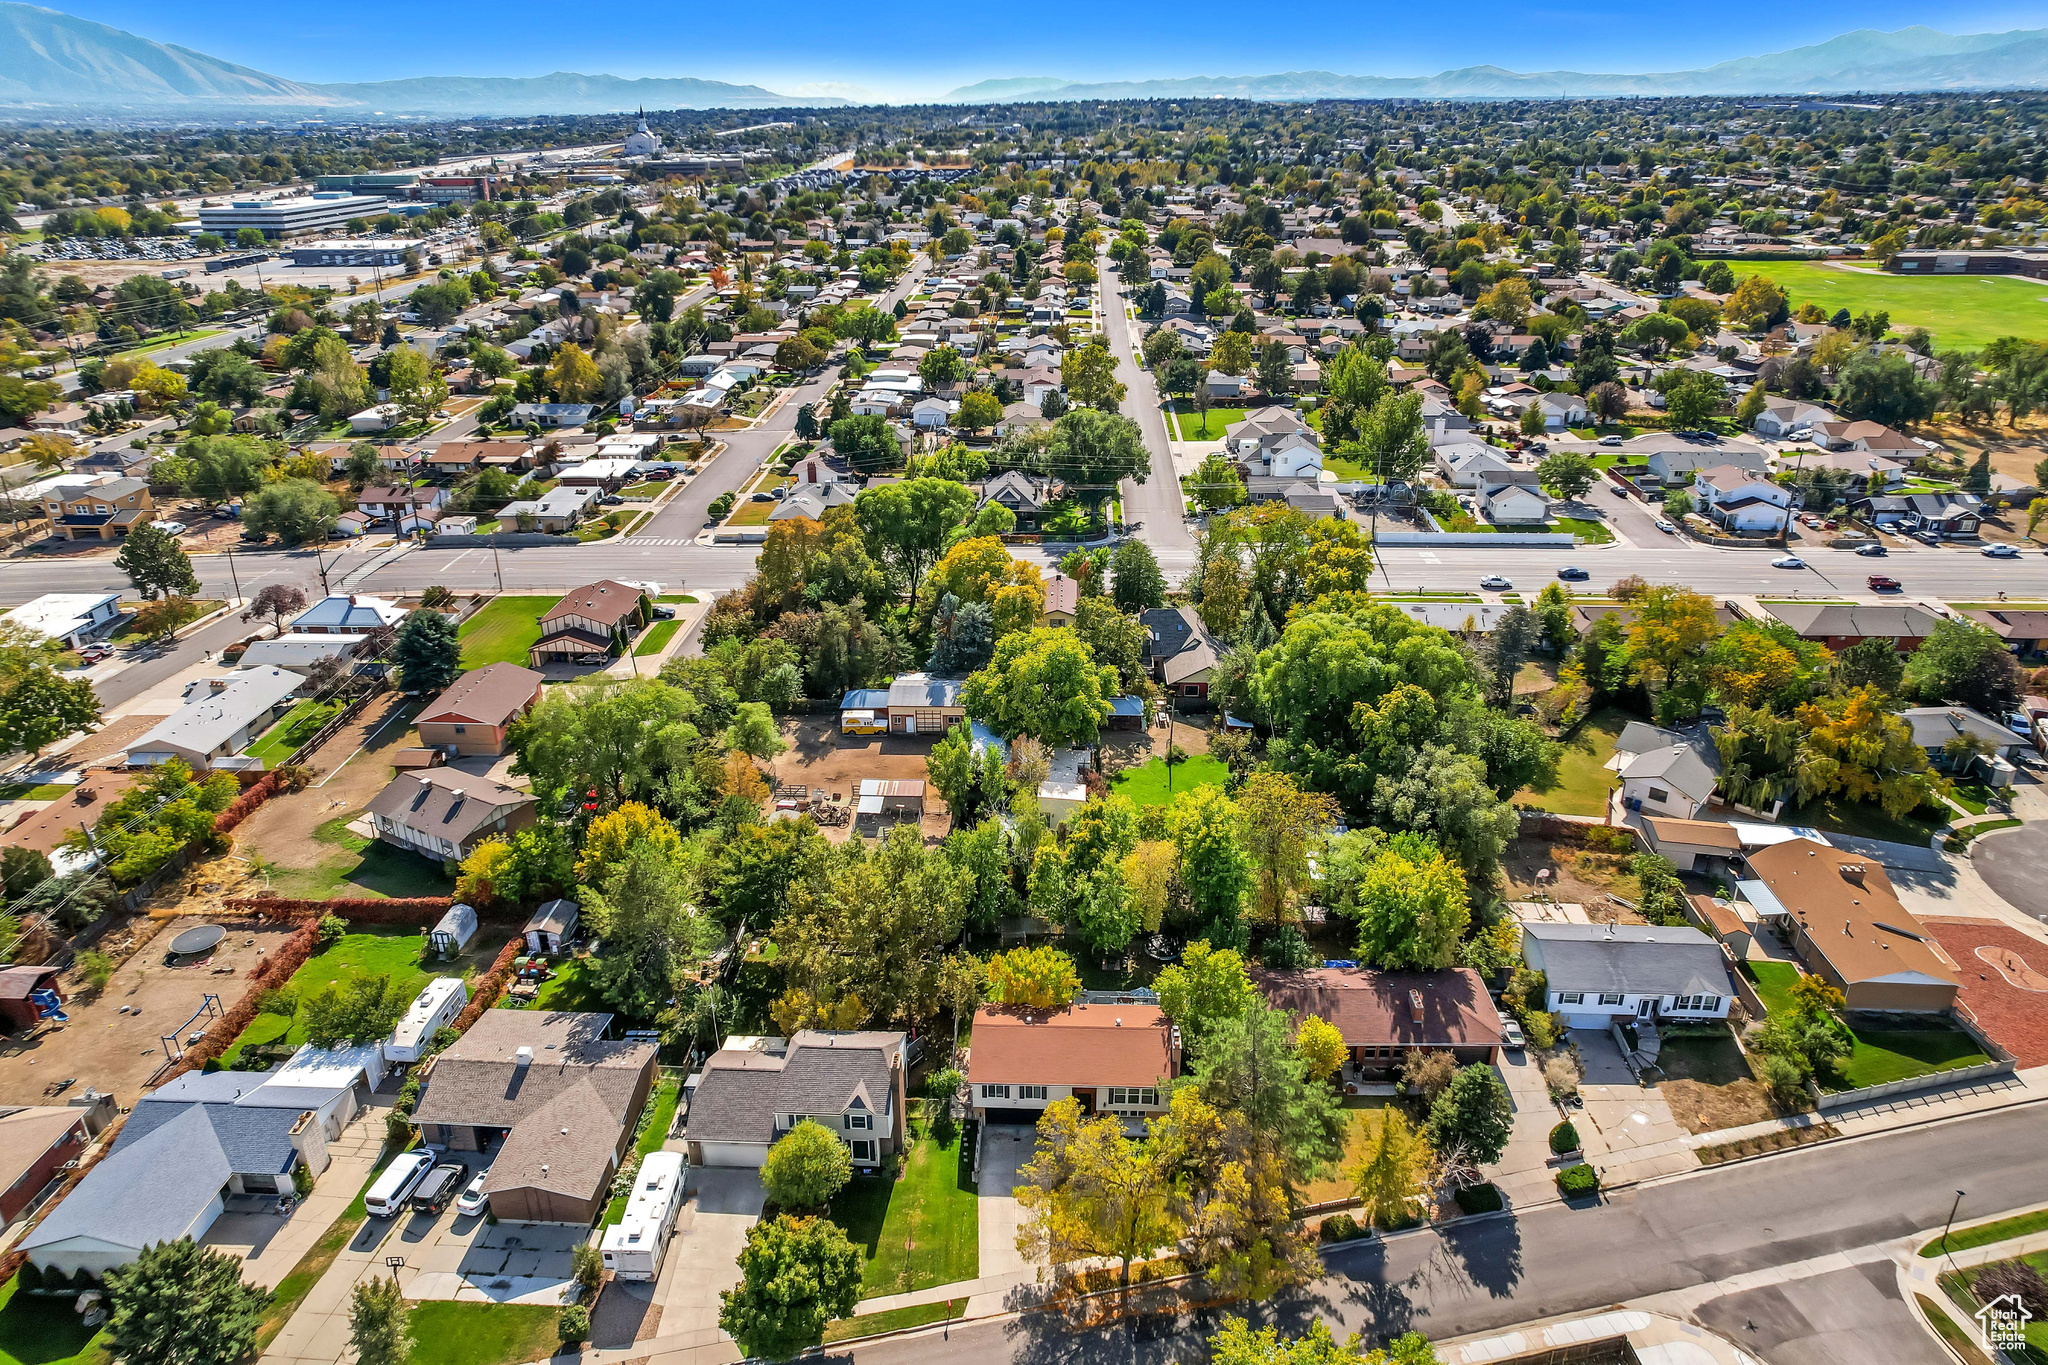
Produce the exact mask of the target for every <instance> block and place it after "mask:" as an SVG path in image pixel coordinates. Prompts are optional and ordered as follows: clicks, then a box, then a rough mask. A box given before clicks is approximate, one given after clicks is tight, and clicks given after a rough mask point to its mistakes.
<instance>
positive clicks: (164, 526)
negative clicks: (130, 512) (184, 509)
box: [150, 521, 185, 536]
mask: <svg viewBox="0 0 2048 1365" xmlns="http://www.w3.org/2000/svg"><path fill="white" fill-rule="evenodd" d="M150 525H151V526H154V527H155V528H156V529H157V530H159V531H167V532H169V533H170V534H171V535H174V536H175V535H182V534H183V533H184V530H185V523H184V522H182V521H152V522H151V523H150Z"/></svg>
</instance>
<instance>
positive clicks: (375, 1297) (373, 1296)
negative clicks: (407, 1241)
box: [348, 1275, 413, 1365]
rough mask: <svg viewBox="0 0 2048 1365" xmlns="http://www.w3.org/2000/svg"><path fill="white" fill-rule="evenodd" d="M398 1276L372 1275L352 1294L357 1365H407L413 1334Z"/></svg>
mask: <svg viewBox="0 0 2048 1365" xmlns="http://www.w3.org/2000/svg"><path fill="white" fill-rule="evenodd" d="M408 1322H409V1318H408V1315H407V1313H406V1308H405V1296H404V1295H403V1294H401V1293H400V1292H399V1288H398V1277H397V1276H396V1275H392V1276H390V1277H389V1278H388V1279H387V1278H383V1277H380V1276H376V1275H372V1276H371V1277H370V1278H369V1279H367V1280H363V1281H360V1282H359V1283H357V1285H356V1287H355V1288H354V1289H352V1290H350V1291H349V1300H348V1340H349V1345H350V1346H352V1347H354V1348H355V1353H356V1362H357V1365H405V1361H406V1357H408V1356H410V1355H411V1354H412V1347H413V1340H412V1333H411V1331H410V1330H409V1329H408Z"/></svg>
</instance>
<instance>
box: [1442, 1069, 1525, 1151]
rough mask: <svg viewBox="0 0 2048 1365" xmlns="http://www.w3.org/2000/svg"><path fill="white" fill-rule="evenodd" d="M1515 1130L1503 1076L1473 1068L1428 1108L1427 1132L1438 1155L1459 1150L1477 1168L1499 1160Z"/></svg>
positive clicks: (1457, 1079)
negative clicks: (1501, 1077)
mask: <svg viewBox="0 0 2048 1365" xmlns="http://www.w3.org/2000/svg"><path fill="white" fill-rule="evenodd" d="M1514 1128H1515V1105H1514V1101H1513V1100H1511V1099H1510V1098H1509V1097H1508V1088H1507V1086H1505V1085H1503V1084H1502V1083H1501V1079H1500V1073H1498V1072H1496V1071H1495V1070H1494V1069H1493V1068H1492V1067H1491V1066H1485V1065H1478V1064H1475V1065H1472V1066H1468V1067H1466V1068H1464V1069H1463V1070H1462V1071H1460V1072H1459V1073H1458V1074H1457V1075H1456V1076H1453V1077H1452V1078H1451V1083H1450V1084H1449V1085H1447V1086H1445V1087H1444V1090H1443V1093H1442V1094H1440V1095H1438V1096H1437V1097H1436V1102H1435V1103H1433V1104H1431V1105H1430V1106H1429V1123H1428V1125H1427V1126H1426V1128H1425V1130H1424V1131H1425V1132H1426V1133H1427V1134H1428V1136H1429V1140H1430V1142H1431V1144H1433V1145H1434V1146H1435V1147H1436V1149H1437V1150H1438V1151H1439V1152H1450V1151H1457V1152H1459V1153H1461V1154H1462V1155H1463V1156H1464V1157H1465V1159H1466V1160H1467V1161H1469V1162H1471V1163H1472V1164H1473V1165H1475V1166H1488V1165H1491V1164H1492V1163H1494V1162H1496V1161H1499V1160H1500V1157H1501V1153H1502V1152H1504V1151H1506V1150H1507V1145H1508V1136H1509V1134H1511V1133H1512V1132H1514Z"/></svg>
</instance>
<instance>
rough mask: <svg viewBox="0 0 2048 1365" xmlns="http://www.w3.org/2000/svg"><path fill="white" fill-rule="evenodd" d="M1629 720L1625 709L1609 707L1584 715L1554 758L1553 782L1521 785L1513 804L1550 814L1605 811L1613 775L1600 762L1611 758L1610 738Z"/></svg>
mask: <svg viewBox="0 0 2048 1365" xmlns="http://www.w3.org/2000/svg"><path fill="white" fill-rule="evenodd" d="M1632 719H1633V717H1631V716H1630V715H1629V714H1628V713H1627V712H1626V711H1620V710H1616V709H1614V708H1612V707H1609V708H1608V709H1606V710H1603V711H1595V712H1594V713H1593V714H1592V715H1590V716H1588V717H1586V719H1585V721H1584V722H1583V723H1582V724H1581V725H1580V726H1579V728H1578V729H1577V730H1575V731H1573V732H1572V737H1571V738H1570V739H1569V740H1566V741H1565V746H1564V753H1563V754H1562V755H1561V756H1560V757H1559V758H1558V761H1557V782H1556V783H1555V785H1553V786H1550V787H1546V788H1545V789H1544V790H1542V791H1537V790H1535V789H1534V788H1524V789H1523V790H1522V791H1519V792H1517V793H1516V794H1515V802H1516V804H1518V805H1523V806H1531V807H1534V808H1535V809H1537V810H1543V811H1549V812H1550V813H1551V814H1552V815H1599V814H1601V813H1603V812H1604V811H1606V809H1607V793H1608V791H1609V790H1610V789H1611V788H1612V786H1613V778H1612V776H1611V775H1610V774H1609V773H1608V771H1607V769H1606V768H1604V767H1603V766H1601V765H1602V764H1604V763H1606V762H1607V760H1608V759H1610V758H1613V757H1614V741H1615V740H1616V739H1618V738H1619V737H1620V736H1621V730H1622V727H1623V726H1625V725H1627V724H1628V723H1629V721H1630V720H1632Z"/></svg>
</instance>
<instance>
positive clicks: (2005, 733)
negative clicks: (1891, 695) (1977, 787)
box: [1899, 706, 2032, 771]
mask: <svg viewBox="0 0 2048 1365" xmlns="http://www.w3.org/2000/svg"><path fill="white" fill-rule="evenodd" d="M1899 719H1900V720H1902V721H1904V722H1906V724H1908V725H1910V726H1912V727H1913V742H1914V743H1915V744H1917V745H1919V746H1920V747H1921V748H1922V749H1925V750H1926V751H1927V757H1928V759H1929V760H1930V761H1931V762H1932V763H1933V764H1934V765H1935V766H1936V767H1938V768H1951V767H1952V768H1956V769H1957V770H1959V771H1967V770H1968V768H1969V767H1970V763H1969V762H1963V763H1952V762H1950V760H1949V759H1948V757H1947V755H1946V754H1945V753H1944V750H1945V749H1946V748H1947V746H1948V745H1949V744H1950V743H1951V742H1953V741H1954V740H1956V739H1957V738H1959V737H1961V736H1963V735H1969V736H1971V737H1973V738H1974V739H1975V740H1976V741H1977V743H1978V744H1979V745H1980V746H1981V747H1982V749H1983V751H1984V752H1985V753H1987V754H1990V755H1992V756H1995V757H1997V758H2002V759H2004V760H2006V761H2007V762H2011V761H2012V756H2013V754H2014V753H2015V752H2017V751H2018V750H2020V749H2024V748H2030V747H2032V746H2031V745H2029V744H2028V742H2027V739H2026V737H2025V736H2023V735H2019V734H2016V733H2014V732H2013V731H2012V730H2011V729H2009V728H2007V727H2006V726H2003V725H2000V724H1999V723H1998V722H1997V721H1995V720H1993V719H1991V717H1989V716H1987V715H1985V714H1984V713H1983V712H1981V711H1977V710H1975V709H1973V708H1971V707H1968V706H1911V707H1908V708H1906V709H1905V710H1904V711H1901V712H1899Z"/></svg>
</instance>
